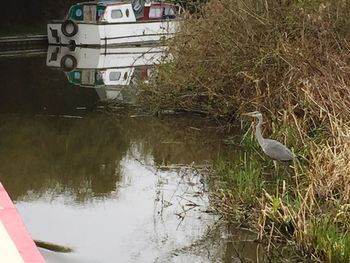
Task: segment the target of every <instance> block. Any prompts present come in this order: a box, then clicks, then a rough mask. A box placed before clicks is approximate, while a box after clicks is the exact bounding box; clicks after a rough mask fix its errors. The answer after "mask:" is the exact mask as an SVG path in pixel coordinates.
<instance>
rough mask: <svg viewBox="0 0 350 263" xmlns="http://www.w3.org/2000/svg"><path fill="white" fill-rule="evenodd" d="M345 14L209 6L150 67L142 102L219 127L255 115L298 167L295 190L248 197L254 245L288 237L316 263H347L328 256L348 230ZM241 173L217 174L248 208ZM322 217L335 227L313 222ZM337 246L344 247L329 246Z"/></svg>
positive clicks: (308, 2)
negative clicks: (212, 120) (217, 120)
mask: <svg viewBox="0 0 350 263" xmlns="http://www.w3.org/2000/svg"><path fill="white" fill-rule="evenodd" d="M349 14H350V1H347V0H300V1H289V0H280V1H275V0H210V1H208V2H207V4H206V5H204V6H203V7H202V8H201V9H200V13H199V14H198V13H197V14H196V15H195V16H193V15H188V18H187V19H186V21H185V22H184V23H183V24H182V27H181V31H180V32H179V33H178V34H177V36H176V38H175V39H174V41H173V42H172V43H171V44H170V51H171V53H172V55H173V57H174V60H173V62H172V63H170V64H166V65H161V66H160V67H159V72H158V74H157V75H155V76H154V78H153V79H151V81H150V82H148V84H147V85H145V86H144V87H143V93H142V97H141V101H143V102H146V103H145V105H147V106H148V107H149V108H150V109H151V110H154V111H157V110H160V109H163V108H167V109H169V108H170V109H182V110H188V111H198V110H199V111H205V112H208V113H209V114H211V115H213V116H221V117H226V118H227V120H232V119H233V118H234V117H236V118H237V117H240V113H242V112H245V111H251V110H259V111H261V112H263V114H264V116H265V117H266V118H267V119H268V122H267V123H266V125H265V127H266V131H267V132H269V133H273V135H274V138H277V139H279V140H281V141H283V142H284V143H286V144H287V145H292V146H293V147H292V148H294V149H295V150H296V151H297V152H298V153H301V154H302V155H303V156H304V159H306V161H305V164H304V168H303V169H295V171H294V176H293V177H292V179H293V180H294V181H292V182H287V183H284V186H283V187H281V186H280V185H277V186H276V187H275V188H274V189H277V190H271V189H270V188H265V187H264V186H263V189H260V191H255V190H254V191H253V193H254V194H255V195H256V198H257V199H258V201H259V202H257V203H258V205H257V203H256V202H253V204H254V209H251V210H252V214H255V217H252V218H254V219H253V220H252V221H253V224H255V226H257V229H260V230H259V231H260V235H259V236H260V237H261V238H262V239H263V238H265V239H268V240H269V242H271V237H273V236H276V235H277V236H279V237H282V236H284V237H287V238H288V239H289V240H292V241H293V242H295V243H296V245H297V246H298V247H299V248H301V249H302V250H304V251H307V252H309V253H310V255H313V256H312V258H313V259H315V260H316V259H317V260H328V261H332V260H333V259H335V258H336V259H337V260H339V261H347V260H349V254H348V252H347V251H344V250H339V249H335V248H334V246H335V245H336V244H340V245H339V247H342V246H346V245H347V243H348V234H347V233H348V230H349V229H350V224H349V219H348V218H350V217H348V216H349V211H350V210H349V206H348V203H349V201H350V162H349V160H350V30H349V28H350V19H349V18H348V17H349ZM266 131H265V132H266ZM246 141H247V142H248V143H250V141H251V140H249V137H246ZM247 169H248V170H247ZM249 169H250V168H249V167H248V168H247V167H245V166H243V167H239V166H238V167H237V166H236V167H232V168H231V169H230V171H231V172H230V171H225V172H224V173H226V175H223V171H224V170H223V169H221V170H220V169H219V170H218V171H217V172H218V174H221V175H222V176H221V178H222V180H224V181H226V182H231V184H228V185H227V189H231V190H232V189H239V193H243V195H241V196H242V202H247V203H249V202H250V203H251V201H252V200H253V199H252V198H247V196H250V197H251V195H250V194H248V195H244V193H245V192H246V189H247V188H246V187H242V184H243V185H246V186H249V185H250V184H251V183H253V185H254V186H256V185H259V183H258V182H255V181H254V180H251V179H253V178H260V179H261V178H263V177H262V176H261V173H257V174H255V173H251V172H250V171H249ZM242 171H243V174H242ZM247 171H248V173H247ZM259 171H260V172H261V171H262V170H259ZM247 174H248V175H253V174H254V177H249V176H248V175H247ZM232 178H234V179H232ZM242 178H245V179H244V180H243V179H242ZM241 179H242V180H241ZM239 180H240V181H239ZM232 182H233V183H232ZM237 187H238V188H237ZM272 188H273V187H272ZM252 189H256V188H252ZM283 189H284V190H283ZM225 193H226V192H225ZM282 193H283V194H282ZM244 196H245V197H246V198H244ZM230 198H231V199H230ZM219 200H220V202H221V207H222V204H223V203H225V204H227V206H225V207H226V208H225V209H226V211H228V210H229V207H230V205H231V208H232V207H234V206H233V205H232V204H233V202H232V200H234V197H233V196H232V195H227V194H225V195H224V198H222V199H220V198H219ZM230 200H231V201H230ZM225 209H224V210H225ZM221 210H222V212H223V213H224V214H225V211H223V209H221ZM229 214H232V213H229ZM324 217H327V218H337V221H336V222H332V224H328V223H327V224H325V222H326V221H324V220H323V221H322V220H318V219H319V218H324ZM315 222H316V223H315ZM282 229H284V230H282ZM286 229H287V230H286ZM283 233H288V234H287V235H284V234H283ZM336 238H340V239H341V240H343V241H344V242H343V243H334V244H333V245H334V246H333V245H332V244H330V243H332V242H333V241H332V240H335V239H336ZM325 240H328V241H325ZM269 244H270V243H269ZM339 251H340V252H339ZM338 252H339V253H342V256H337V253H338Z"/></svg>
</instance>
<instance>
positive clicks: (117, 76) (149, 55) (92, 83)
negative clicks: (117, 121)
mask: <svg viewBox="0 0 350 263" xmlns="http://www.w3.org/2000/svg"><path fill="white" fill-rule="evenodd" d="M168 59H169V56H168V55H167V49H166V47H159V46H153V47H123V48H122V47H114V48H107V49H105V48H76V49H75V50H74V51H72V50H70V49H69V48H68V47H57V46H49V49H48V53H47V60H46V65H47V66H48V67H51V68H56V69H60V70H62V71H64V72H65V74H66V76H67V79H68V81H69V82H70V83H72V84H74V85H77V86H81V87H87V88H94V89H95V90H96V92H97V94H98V95H99V97H100V99H101V100H104V101H105V100H120V101H123V102H124V103H126V101H129V102H131V101H133V99H130V98H132V97H135V93H136V88H135V85H134V84H135V83H137V81H145V80H146V79H147V78H148V77H149V76H150V75H151V74H152V72H153V70H154V67H155V65H157V64H159V63H162V62H166V61H167V60H168ZM126 98H129V99H126Z"/></svg>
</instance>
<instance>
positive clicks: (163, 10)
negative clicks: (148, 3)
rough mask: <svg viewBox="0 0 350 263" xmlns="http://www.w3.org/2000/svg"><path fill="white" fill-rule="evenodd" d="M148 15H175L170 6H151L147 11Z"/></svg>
mask: <svg viewBox="0 0 350 263" xmlns="http://www.w3.org/2000/svg"><path fill="white" fill-rule="evenodd" d="M149 17H150V18H161V17H175V11H174V9H173V8H172V7H171V6H152V7H151V8H150V11H149Z"/></svg>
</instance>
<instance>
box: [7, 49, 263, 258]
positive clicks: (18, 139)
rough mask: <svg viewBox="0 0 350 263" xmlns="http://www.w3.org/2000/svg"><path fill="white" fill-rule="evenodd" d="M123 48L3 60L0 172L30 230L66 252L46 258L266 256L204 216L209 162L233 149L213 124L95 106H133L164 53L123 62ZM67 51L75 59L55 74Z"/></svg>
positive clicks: (244, 235) (208, 215)
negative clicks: (138, 82)
mask: <svg viewBox="0 0 350 263" xmlns="http://www.w3.org/2000/svg"><path fill="white" fill-rule="evenodd" d="M55 52H56V54H55ZM69 52H70V53H69ZM94 52H95V53H94ZM128 52H129V53H130V50H129V51H125V52H124V53H123V51H122V50H118V51H112V52H111V54H112V57H111V56H109V57H108V56H105V57H103V56H102V55H101V53H100V52H96V51H93V53H94V54H95V55H96V57H94V59H90V58H92V56H93V55H91V54H92V53H91V51H86V50H78V51H76V52H75V53H74V52H73V53H72V52H71V51H68V50H60V51H56V50H49V52H48V55H47V56H46V55H43V56H36V57H29V58H28V57H17V58H1V59H0V75H1V84H0V181H1V182H2V183H3V184H4V186H5V188H6V189H7V191H8V192H9V194H10V196H11V197H12V199H13V200H14V201H15V203H16V207H17V209H18V210H19V212H20V214H21V216H22V218H23V220H24V222H25V224H26V226H27V228H28V230H29V232H30V234H31V235H32V237H33V238H34V239H39V240H44V241H48V242H53V243H58V244H62V245H67V246H69V247H72V248H73V249H74V252H73V253H69V254H59V253H54V252H49V251H46V250H40V251H41V252H42V253H43V255H44V257H45V258H46V259H47V261H48V262H84V263H85V262H86V263H88V262H103V263H104V262H106V263H107V262H240V259H239V258H240V257H241V258H244V259H247V260H248V259H249V260H251V261H256V260H257V258H262V257H263V256H262V251H261V249H259V248H258V247H257V246H256V245H255V244H254V243H253V242H249V240H251V239H253V238H254V236H253V237H252V236H251V234H250V233H248V232H237V231H236V230H234V231H233V232H227V231H221V230H218V229H217V228H216V227H215V224H216V222H217V220H218V217H217V216H216V215H214V214H212V213H208V210H210V203H209V199H208V196H209V193H210V189H209V188H208V185H207V183H206V182H207V178H206V169H205V166H206V165H207V164H208V163H209V162H210V161H211V160H212V159H213V158H215V157H216V156H218V155H220V154H230V153H229V152H228V151H229V150H230V149H228V148H227V147H225V146H224V145H222V143H221V140H222V136H223V135H222V134H221V133H220V132H219V131H218V130H217V129H215V128H214V125H213V124H212V123H210V122H208V121H206V120H204V119H202V118H200V117H194V116H192V117H163V118H154V117H149V116H144V117H142V116H133V115H135V114H131V113H130V112H128V111H125V110H124V111H119V112H118V114H115V115H112V114H110V113H106V112H105V111H104V109H103V108H102V107H101V106H103V105H104V104H105V103H106V102H108V101H109V100H111V99H114V101H118V102H119V103H118V105H125V104H128V105H130V104H132V105H133V104H134V103H135V101H136V100H135V99H134V95H135V92H136V90H137V87H135V85H134V84H135V83H136V81H135V79H136V77H135V76H137V78H138V79H139V80H142V81H147V80H146V77H145V76H147V75H149V74H151V73H152V65H153V64H154V63H155V62H154V61H155V59H157V60H156V61H160V60H161V56H159V55H160V54H158V51H157V52H154V54H153V55H152V56H151V57H146V56H144V57H143V58H144V59H145V60H147V61H149V60H151V61H152V63H149V65H147V63H144V61H145V60H144V61H141V62H140V63H139V64H137V63H136V62H135V61H136V60H135V58H131V61H132V60H134V63H133V64H132V66H130V65H128V64H127V63H129V62H128V59H129V60H130V54H129V53H128ZM133 52H134V51H133ZM134 53H135V52H134ZM77 54H78V55H77ZM113 54H114V55H113ZM135 54H136V53H135ZM65 55H71V56H76V57H77V58H78V60H77V61H76V62H74V61H73V63H76V65H75V68H74V69H69V70H67V69H66V72H63V71H62V70H60V69H59V67H60V66H62V65H61V63H62V57H64V56H65ZM113 56H119V57H113ZM138 58H139V56H138ZM66 62H67V63H68V64H67V65H66V66H70V65H71V64H69V63H72V62H71V61H66ZM113 63H114V64H113ZM123 63H124V64H123ZM48 66H49V67H48ZM113 72H114V73H113ZM117 72H120V74H119V73H117ZM118 76H119V78H118ZM108 77H109V78H108ZM113 81H114V82H113ZM231 154H234V152H232V153H231ZM189 167H192V169H189ZM235 231H236V232H235ZM237 253H238V254H239V255H240V256H237V255H238V254H237Z"/></svg>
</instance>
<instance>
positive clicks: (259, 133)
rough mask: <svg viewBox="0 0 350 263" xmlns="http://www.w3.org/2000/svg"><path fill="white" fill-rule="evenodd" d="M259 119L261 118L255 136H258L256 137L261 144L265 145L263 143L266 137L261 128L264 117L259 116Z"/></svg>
mask: <svg viewBox="0 0 350 263" xmlns="http://www.w3.org/2000/svg"><path fill="white" fill-rule="evenodd" d="M258 120H259V122H258V124H257V125H256V129H255V136H256V138H257V139H258V142H259V144H260V145H263V143H264V138H263V137H262V135H261V129H260V127H261V124H262V117H258Z"/></svg>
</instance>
